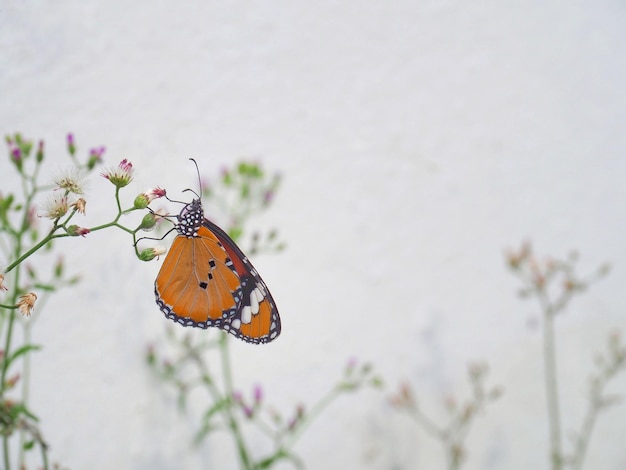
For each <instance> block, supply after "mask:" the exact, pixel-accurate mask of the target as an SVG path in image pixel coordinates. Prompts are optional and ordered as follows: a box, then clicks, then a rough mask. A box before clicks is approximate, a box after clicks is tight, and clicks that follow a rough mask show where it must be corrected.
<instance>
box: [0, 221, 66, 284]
mask: <svg viewBox="0 0 626 470" xmlns="http://www.w3.org/2000/svg"><path fill="white" fill-rule="evenodd" d="M56 229H57V227H55V228H54V229H53V231H52V232H51V233H49V234H48V235H47V236H45V237H44V238H43V239H42V240H41V241H40V242H39V243H37V244H36V245H35V246H33V247H32V248H31V249H30V250H28V251H27V252H26V253H24V254H23V255H21V256H20V257H18V258H17V259H16V260H15V261H13V262H12V263H11V264H10V265H9V267H8V268H7V269H6V271H5V272H7V273H8V272H9V271H12V270H13V269H14V268H15V267H16V266H18V265H19V264H21V263H22V262H24V260H25V259H26V258H28V257H29V256H30V255H32V254H33V253H35V252H36V251H38V250H39V249H41V247H43V246H44V245H46V244H47V243H48V242H50V241H52V240H53V239H55V238H63V237H68V236H69V235H67V234H66V233H58V234H56V235H53V232H54V230H56ZM20 247H21V244H20Z"/></svg>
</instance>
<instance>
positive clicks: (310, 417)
mask: <svg viewBox="0 0 626 470" xmlns="http://www.w3.org/2000/svg"><path fill="white" fill-rule="evenodd" d="M343 390H344V389H343V387H342V386H341V384H340V385H337V386H335V387H333V388H332V390H330V392H328V393H327V394H326V396H324V397H322V398H321V399H320V401H318V402H317V403H316V404H315V405H313V406H312V407H311V411H309V412H308V413H307V415H306V418H307V419H305V420H302V421H301V423H300V424H299V425H298V426H297V427H296V428H295V429H294V431H293V433H292V434H291V435H290V436H289V440H288V443H287V445H283V447H287V448H290V447H292V446H293V445H294V444H295V443H296V441H297V440H298V439H299V438H300V436H301V435H302V433H303V432H304V430H305V429H306V428H308V427H309V426H310V425H311V423H312V422H313V421H314V420H315V418H316V417H317V416H318V415H319V414H320V413H322V411H324V410H325V409H326V408H327V407H328V405H330V404H331V403H332V402H333V401H334V400H335V398H337V396H339V394H340V393H341V392H342V391H343Z"/></svg>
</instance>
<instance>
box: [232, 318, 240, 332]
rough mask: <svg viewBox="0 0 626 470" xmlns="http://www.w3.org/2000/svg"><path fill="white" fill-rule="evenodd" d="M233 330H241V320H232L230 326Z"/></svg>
mask: <svg viewBox="0 0 626 470" xmlns="http://www.w3.org/2000/svg"><path fill="white" fill-rule="evenodd" d="M230 325H231V326H232V327H233V328H234V329H235V330H238V329H239V328H241V320H240V319H239V318H237V319H236V320H233V321H232V322H231V324H230Z"/></svg>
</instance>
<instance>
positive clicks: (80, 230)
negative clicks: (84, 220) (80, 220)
mask: <svg viewBox="0 0 626 470" xmlns="http://www.w3.org/2000/svg"><path fill="white" fill-rule="evenodd" d="M89 232H91V230H89V229H88V228H85V227H79V226H78V225H70V226H69V227H67V234H68V235H69V236H70V237H78V236H81V237H83V238H84V237H85V235H87V234H88V233H89Z"/></svg>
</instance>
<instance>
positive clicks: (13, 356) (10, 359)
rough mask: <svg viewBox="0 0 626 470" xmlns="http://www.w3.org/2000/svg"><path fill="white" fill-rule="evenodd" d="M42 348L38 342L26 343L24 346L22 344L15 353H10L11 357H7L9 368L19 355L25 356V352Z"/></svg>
mask: <svg viewBox="0 0 626 470" xmlns="http://www.w3.org/2000/svg"><path fill="white" fill-rule="evenodd" d="M40 349H41V346H40V345H38V344H25V345H23V346H20V347H19V348H17V349H16V350H15V351H13V353H12V354H11V355H9V357H8V358H7V368H8V367H9V365H10V364H11V363H12V362H13V361H15V360H16V359H17V358H18V357H20V356H23V355H24V354H26V353H29V352H30V351H39V350H40Z"/></svg>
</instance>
